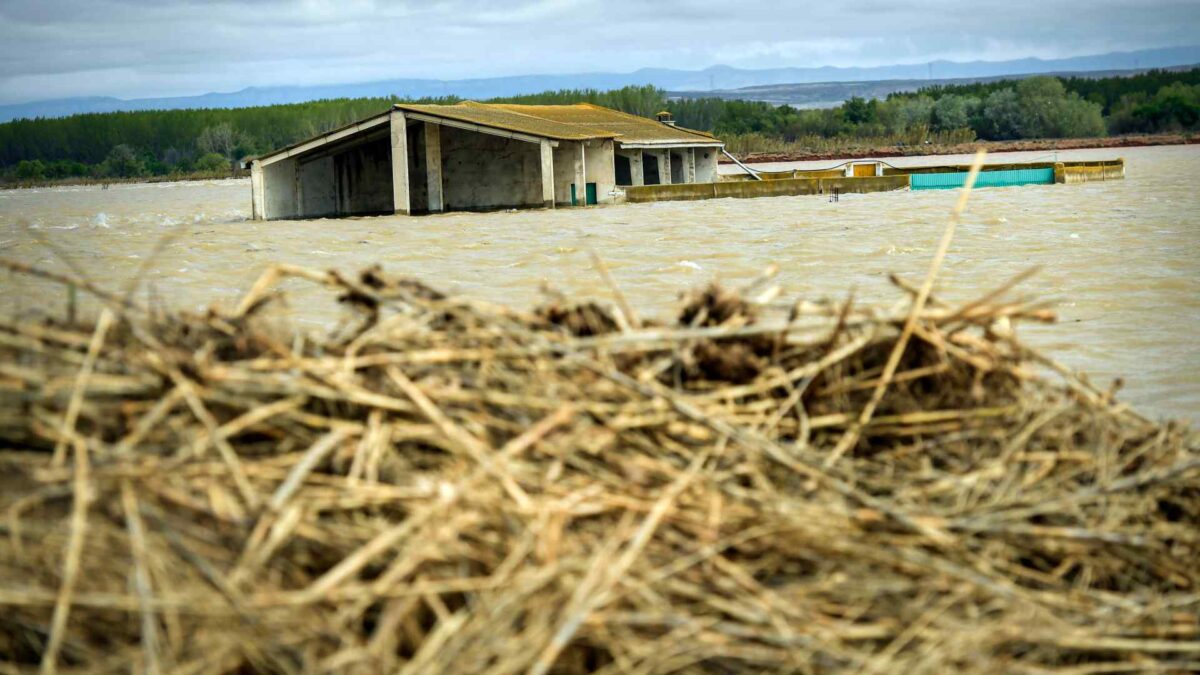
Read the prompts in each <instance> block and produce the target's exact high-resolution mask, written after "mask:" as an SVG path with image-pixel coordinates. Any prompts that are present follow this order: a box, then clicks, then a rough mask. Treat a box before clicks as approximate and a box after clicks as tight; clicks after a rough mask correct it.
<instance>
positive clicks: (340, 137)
mask: <svg viewBox="0 0 1200 675" xmlns="http://www.w3.org/2000/svg"><path fill="white" fill-rule="evenodd" d="M722 149H723V144H722V143H721V141H719V140H718V139H716V138H715V137H713V136H712V135H710V134H707V133H704V132H700V131H692V130H689V129H684V128H682V127H678V126H675V124H674V123H673V122H672V121H671V119H670V116H669V115H667V114H666V113H660V114H659V116H658V119H657V120H652V119H649V118H645V117H639V116H636V115H630V114H627V113H623V112H619V111H616V110H610V109H608V108H603V107H600V106H596V105H591V104H586V103H580V104H575V105H509V104H484V103H474V102H464V103H459V104H455V105H409V104H397V105H395V106H393V107H392V108H391V109H390V110H387V111H384V112H382V113H380V114H378V115H375V116H373V117H368V118H367V119H364V120H361V121H359V122H355V123H354V124H350V125H348V126H345V127H342V128H340V129H335V130H332V131H330V132H328V133H325V134H323V135H321V136H317V137H315V138H312V139H309V140H306V141H303V142H300V143H296V144H294V145H291V146H289V147H286V148H282V149H280V150H276V151H274V152H271V153H268V154H266V155H263V156H261V157H258V158H256V159H254V160H253V161H252V162H251V164H250V175H251V184H252V195H253V217H254V218H255V219H256V220H269V219H279V218H316V217H323V216H351V215H369V214H388V213H400V214H416V213H433V212H439V211H468V210H491V209H505V208H526V207H547V208H553V207H555V206H563V205H585V204H603V203H607V202H612V201H619V200H620V198H621V196H622V192H623V190H622V189H621V188H623V187H632V186H643V185H677V184H687V183H713V182H716V181H717V179H718V178H717V155H718V154H720V152H721V150H722Z"/></svg>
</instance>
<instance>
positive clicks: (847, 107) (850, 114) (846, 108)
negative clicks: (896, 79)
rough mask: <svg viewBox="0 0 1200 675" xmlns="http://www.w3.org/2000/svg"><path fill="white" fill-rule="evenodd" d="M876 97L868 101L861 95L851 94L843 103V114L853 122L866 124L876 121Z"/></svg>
mask: <svg viewBox="0 0 1200 675" xmlns="http://www.w3.org/2000/svg"><path fill="white" fill-rule="evenodd" d="M877 105H878V104H876V103H875V99H871V100H870V101H867V100H866V99H863V98H862V97H860V96H851V97H850V99H849V100H847V101H846V102H845V103H843V104H842V115H843V117H845V119H846V121H847V122H849V123H851V124H864V123H868V122H874V121H875V113H876V107H877Z"/></svg>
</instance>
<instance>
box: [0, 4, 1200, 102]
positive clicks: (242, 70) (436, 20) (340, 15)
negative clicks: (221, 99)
mask: <svg viewBox="0 0 1200 675" xmlns="http://www.w3.org/2000/svg"><path fill="white" fill-rule="evenodd" d="M1197 27H1200V2H1196V0H1187V1H1185V0H1090V1H1089V2H1087V3H1080V2H1078V0H1075V1H1073V2H1066V1H1062V0H1009V2H1007V3H972V2H962V1H961V0H916V1H909V2H903V3H897V2H894V1H892V0H888V1H887V2H883V1H879V0H858V1H857V2H854V3H844V4H842V3H837V4H834V3H811V4H810V3H805V2H792V1H781V2H772V3H737V2H730V1H729V0H722V1H721V2H716V1H715V0H692V1H689V2H682V1H680V0H673V1H667V2H646V1H645V0H608V1H606V2H593V1H587V0H512V1H504V0H492V1H486V0H433V1H430V2H386V1H384V0H251V1H249V2H229V1H218V2H200V1H198V0H156V1H151V2H138V1H135V0H38V1H36V2H31V1H29V0H0V103H11V102H17V101H27V100H36V99H46V98H57V97H65V96H88V95H111V96H120V97H126V98H133V97H145V96H176V95H186V94H197V93H204V92H207V91H230V90H234V89H240V88H242V87H246V86H256V85H257V86H265V85H291V84H296V85H312V84H328V83H349V82H362V81H369V80H377V79H387V78H399V77H428V78H445V79H453V78H465V77H489V76H496V75H512V74H525V73H565V72H583V71H629V70H635V69H637V68H641V67H673V68H684V69H699V68H704V67H706V66H710V65H714V64H718V63H722V64H728V65H733V66H741V67H772V66H819V65H835V66H871V65H882V64H889V63H900V62H909V63H913V62H924V61H929V60H934V59H951V60H976V59H982V60H1002V59H1009V58H1019V57H1026V56H1038V57H1042V58H1057V57H1065V56H1075V55H1082V54H1090V53H1100V52H1108V51H1120V50H1133V49H1144V48H1151V47H1163V46H1175V45H1185V44H1191V43H1195V42H1196V41H1197V39H1196V37H1195V34H1196V29H1197Z"/></svg>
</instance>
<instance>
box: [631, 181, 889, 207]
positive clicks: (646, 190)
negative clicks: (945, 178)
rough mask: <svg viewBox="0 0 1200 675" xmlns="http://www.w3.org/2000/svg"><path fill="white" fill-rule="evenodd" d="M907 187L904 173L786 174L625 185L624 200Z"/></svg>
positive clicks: (716, 197)
mask: <svg viewBox="0 0 1200 675" xmlns="http://www.w3.org/2000/svg"><path fill="white" fill-rule="evenodd" d="M907 187H908V176H870V177H865V178H845V177H841V178H786V179H780V180H764V181H720V182H716V183H691V184H684V185H644V186H640V187H628V188H625V201H627V202H632V203H644V202H661V201H674V200H690V199H720V198H722V197H735V198H753V197H784V196H795V195H814V194H824V193H828V192H830V191H832V190H833V189H835V188H836V189H837V190H838V191H839V192H842V193H852V192H859V193H862V192H886V191H889V190H903V189H905V188H907Z"/></svg>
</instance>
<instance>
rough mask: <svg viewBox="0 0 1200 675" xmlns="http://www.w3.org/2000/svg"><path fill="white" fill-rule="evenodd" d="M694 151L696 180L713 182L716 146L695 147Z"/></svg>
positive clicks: (715, 173) (714, 178)
mask: <svg viewBox="0 0 1200 675" xmlns="http://www.w3.org/2000/svg"><path fill="white" fill-rule="evenodd" d="M695 153H696V182H697V183H715V182H716V180H717V155H719V154H721V151H720V150H718V149H717V148H695Z"/></svg>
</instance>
